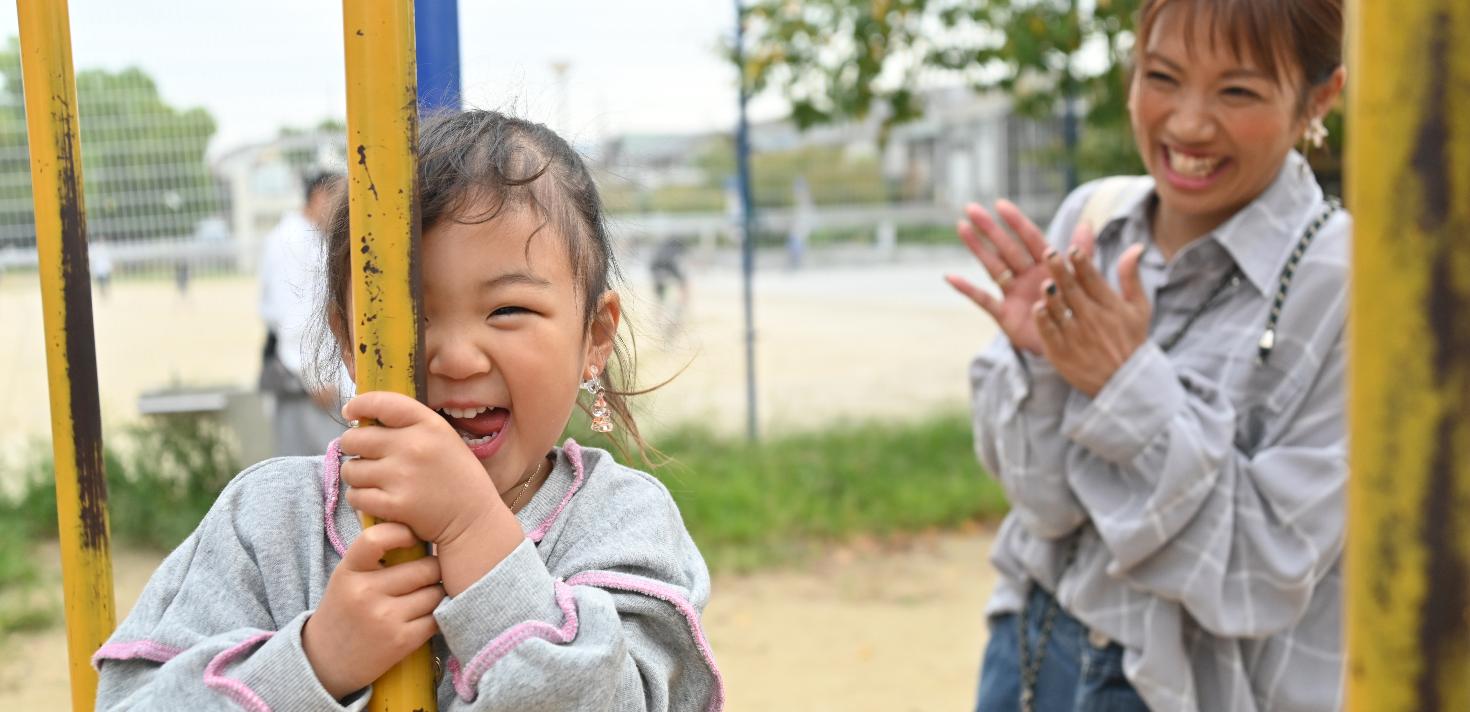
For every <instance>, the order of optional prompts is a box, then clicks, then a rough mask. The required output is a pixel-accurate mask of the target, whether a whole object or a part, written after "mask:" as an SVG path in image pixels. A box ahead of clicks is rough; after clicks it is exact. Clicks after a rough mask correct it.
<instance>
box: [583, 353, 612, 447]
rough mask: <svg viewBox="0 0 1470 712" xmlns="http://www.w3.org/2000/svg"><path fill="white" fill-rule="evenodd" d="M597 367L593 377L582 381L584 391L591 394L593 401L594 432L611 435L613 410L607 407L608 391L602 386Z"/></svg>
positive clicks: (594, 368)
mask: <svg viewBox="0 0 1470 712" xmlns="http://www.w3.org/2000/svg"><path fill="white" fill-rule="evenodd" d="M597 371H598V369H597V367H596V366H593V367H592V369H591V372H592V377H591V378H588V379H587V380H585V381H582V390H584V391H587V392H588V393H591V394H592V396H593V401H592V430H593V432H598V433H610V432H612V431H613V422H612V410H611V409H609V408H608V407H607V396H606V391H607V389H606V388H604V387H603V386H602V381H600V380H598V379H597Z"/></svg>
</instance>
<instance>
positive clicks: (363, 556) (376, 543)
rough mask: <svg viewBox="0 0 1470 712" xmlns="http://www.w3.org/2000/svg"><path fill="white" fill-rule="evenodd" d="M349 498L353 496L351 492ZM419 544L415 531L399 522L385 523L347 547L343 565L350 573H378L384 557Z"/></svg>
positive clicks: (374, 526)
mask: <svg viewBox="0 0 1470 712" xmlns="http://www.w3.org/2000/svg"><path fill="white" fill-rule="evenodd" d="M347 494H348V496H349V497H350V496H351V495H352V491H349V492H348V493H347ZM416 543H418V539H416V538H414V535H413V530H412V529H409V528H408V527H406V526H404V525H402V524H399V523H397V522H383V523H381V524H374V525H373V526H370V527H368V528H367V529H364V530H362V533H361V534H359V535H357V539H356V540H354V541H353V542H352V546H349V547H347V555H346V556H343V557H342V565H343V566H345V567H347V569H348V570H349V571H377V570H378V569H381V568H383V564H382V559H383V555H384V554H387V553H388V552H390V551H392V550H394V549H406V548H408V547H410V546H413V545H414V544H416Z"/></svg>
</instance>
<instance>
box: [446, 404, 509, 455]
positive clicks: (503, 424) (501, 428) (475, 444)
mask: <svg viewBox="0 0 1470 712" xmlns="http://www.w3.org/2000/svg"><path fill="white" fill-rule="evenodd" d="M439 414H440V415H442V416H443V417H444V419H445V420H447V421H449V424H450V425H452V426H454V431H455V432H457V433H459V438H460V439H461V440H463V441H464V444H465V445H466V446H467V447H469V449H470V452H472V453H474V455H475V457H476V458H478V459H481V460H484V459H486V458H488V457H490V456H491V455H494V454H495V451H497V450H499V449H500V443H501V442H502V441H503V440H504V437H503V436H504V435H505V431H506V430H507V429H508V428H509V427H510V411H509V410H507V409H505V408H497V407H495V406H475V407H469V408H456V407H449V406H446V407H444V408H440V409H439Z"/></svg>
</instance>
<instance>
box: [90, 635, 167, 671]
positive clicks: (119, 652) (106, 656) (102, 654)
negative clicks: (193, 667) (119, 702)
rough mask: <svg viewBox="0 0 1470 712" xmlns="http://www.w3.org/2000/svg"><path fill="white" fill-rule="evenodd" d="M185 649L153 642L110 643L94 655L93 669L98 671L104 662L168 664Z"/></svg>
mask: <svg viewBox="0 0 1470 712" xmlns="http://www.w3.org/2000/svg"><path fill="white" fill-rule="evenodd" d="M182 652H184V649H183V648H175V647H174V646H172V645H164V644H163V643H155V642H154V641H151V640H135V641H133V642H131V643H108V644H107V645H104V646H102V647H100V648H98V649H97V652H96V653H93V654H92V668H93V669H96V668H97V666H98V665H100V664H101V663H102V661H103V660H138V659H143V660H152V661H153V662H155V663H166V662H168V661H170V660H173V659H174V657H175V656H177V655H178V654H179V653H182Z"/></svg>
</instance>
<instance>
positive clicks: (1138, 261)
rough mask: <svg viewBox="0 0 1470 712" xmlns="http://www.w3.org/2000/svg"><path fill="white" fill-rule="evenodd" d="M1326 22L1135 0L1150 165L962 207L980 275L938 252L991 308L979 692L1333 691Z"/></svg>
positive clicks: (985, 363) (964, 232)
mask: <svg viewBox="0 0 1470 712" xmlns="http://www.w3.org/2000/svg"><path fill="white" fill-rule="evenodd" d="M1341 46H1342V5H1341V2H1340V0H1294V1H1293V2H1283V1H1281V0H1145V2H1143V3H1142V8H1141V9H1140V16H1139V23H1138V36H1137V43H1136V45H1135V58H1134V59H1135V63H1136V64H1135V67H1134V68H1133V78H1132V83H1131V87H1130V91H1129V102H1128V104H1129V109H1130V113H1131V117H1132V123H1133V135H1134V138H1135V141H1136V143H1137V146H1138V150H1139V152H1140V154H1141V156H1142V158H1143V161H1144V164H1145V165H1146V166H1147V168H1148V172H1149V176H1148V177H1147V178H1141V179H1123V180H1122V182H1121V183H1119V182H1118V181H1117V180H1116V179H1110V180H1108V181H1102V182H1099V183H1093V184H1089V185H1086V186H1083V187H1081V188H1080V189H1078V190H1077V191H1076V192H1075V193H1074V194H1073V195H1072V196H1070V197H1069V198H1068V199H1067V200H1066V201H1065V202H1064V203H1063V205H1062V207H1061V209H1060V210H1059V211H1058V213H1057V215H1056V217H1055V218H1054V220H1053V221H1052V225H1051V230H1050V234H1049V235H1047V236H1043V235H1042V234H1041V232H1040V231H1039V230H1037V229H1036V227H1035V226H1034V225H1032V224H1031V223H1030V222H1029V221H1027V220H1026V219H1025V218H1024V217H1022V216H1021V215H1020V213H1019V212H1018V211H1017V210H1015V207H1014V206H1012V205H1009V204H1002V205H1001V206H999V212H1000V214H1001V217H1002V218H1003V219H1004V221H1005V222H1006V223H1008V224H1009V225H1010V227H1011V229H1012V230H1014V231H1015V233H1016V237H1013V236H1011V235H1010V234H1008V233H1007V232H1006V231H1005V230H1004V229H1002V228H1001V227H1000V226H999V224H998V223H997V222H996V221H995V220H992V219H991V217H990V215H989V214H987V213H986V212H985V211H983V210H981V209H980V208H979V207H978V206H975V207H972V208H971V209H970V211H969V212H970V220H968V221H965V222H964V223H962V225H961V228H960V232H961V237H962V238H964V239H965V241H966V242H967V243H969V244H970V245H971V247H972V249H973V250H974V251H975V254H976V256H977V257H979V258H980V259H981V261H982V262H984V263H985V266H986V269H987V271H989V273H990V274H991V276H992V277H993V278H994V280H995V282H996V284H997V285H998V286H999V287H1000V288H1001V291H1002V296H1001V297H1000V298H996V297H993V296H990V295H988V294H986V293H984V292H981V291H979V290H977V289H975V288H974V286H973V285H970V284H968V283H966V282H964V281H963V280H960V279H958V278H951V281H952V283H953V284H954V285H955V286H956V287H957V288H959V289H960V290H961V291H964V292H965V293H967V294H969V295H970V296H971V297H972V298H973V299H974V300H975V301H976V303H977V304H978V305H979V306H981V307H982V308H984V309H985V310H986V311H987V312H989V313H990V314H991V315H992V316H994V317H995V319H996V321H997V322H998V323H999V324H1000V326H1001V329H1002V331H1003V332H1004V333H1003V336H1002V337H1001V338H1000V339H999V340H998V343H996V344H995V345H994V347H993V348H991V349H990V350H989V351H987V352H986V353H984V354H982V355H981V356H980V357H979V358H978V359H976V361H975V363H974V366H973V369H972V372H971V373H972V383H973V387H974V394H975V396H974V418H975V447H976V451H977V452H978V453H979V454H980V457H981V459H982V460H983V461H984V462H985V464H986V466H987V467H988V468H989V469H990V471H991V472H993V473H995V474H996V476H997V477H998V478H999V479H1000V480H1001V482H1002V483H1003V485H1004V486H1005V488H1006V491H1007V493H1008V495H1009V497H1010V500H1011V503H1012V511H1011V514H1010V515H1009V516H1008V517H1007V518H1006V520H1005V523H1004V524H1003V525H1002V527H1001V529H1000V532H999V533H998V535H997V538H996V542H995V545H994V549H993V552H992V560H993V562H994V563H995V565H996V567H997V568H998V569H999V570H1000V573H1001V576H1000V583H999V585H998V587H997V590H996V592H995V594H994V596H993V597H992V599H991V602H990V608H989V613H990V614H991V616H992V617H991V620H990V636H991V637H990V643H989V645H988V647H987V649H986V652H985V661H984V665H983V668H982V671H981V681H980V694H979V709H980V710H982V712H1006V711H1007V710H1018V709H1019V710H1027V711H1029V710H1037V711H1060V710H1102V709H1107V710H1144V709H1150V708H1151V709H1155V710H1221V711H1224V710H1232V711H1237V712H1247V711H1253V710H1272V711H1276V710H1294V711H1301V710H1321V711H1323V712H1326V711H1327V710H1336V709H1338V708H1339V707H1340V706H1341V677H1342V669H1343V654H1342V642H1341V633H1340V621H1339V616H1340V611H1341V604H1342V600H1341V596H1342V594H1341V581H1340V566H1341V554H1342V547H1343V532H1344V522H1345V512H1344V502H1343V493H1344V486H1345V483H1346V480H1347V460H1346V455H1347V452H1346V437H1347V434H1346V428H1345V424H1344V422H1343V411H1344V384H1343V369H1344V348H1345V342H1344V339H1343V332H1344V321H1345V318H1344V315H1345V312H1346V307H1347V289H1346V281H1347V269H1348V263H1349V259H1348V254H1349V247H1348V240H1349V231H1350V226H1349V220H1348V218H1347V216H1346V214H1345V213H1344V212H1343V211H1342V210H1340V209H1338V207H1337V205H1336V203H1335V202H1334V201H1331V200H1329V199H1327V198H1326V197H1325V196H1323V194H1322V191H1321V190H1320V189H1319V188H1318V186H1317V183H1316V180H1315V179H1314V178H1313V176H1312V173H1311V170H1310V169H1309V168H1308V167H1307V164H1306V162H1305V160H1304V159H1303V158H1302V157H1301V156H1300V155H1299V154H1297V153H1296V152H1295V151H1293V150H1292V146H1293V145H1294V144H1296V143H1297V142H1298V141H1301V140H1302V139H1303V137H1304V136H1305V137H1307V138H1308V139H1311V138H1313V137H1315V138H1316V140H1317V141H1318V142H1320V139H1321V136H1322V134H1323V133H1325V131H1324V130H1323V129H1322V124H1321V117H1322V116H1323V115H1324V114H1325V113H1326V112H1327V111H1328V110H1329V109H1330V107H1331V105H1332V102H1333V101H1334V99H1335V98H1336V97H1337V95H1338V93H1339V92H1340V91H1341V89H1342V86H1343V82H1344V80H1345V74H1344V71H1343V68H1342V59H1341ZM1094 215H1095V216H1098V217H1099V218H1100V219H1099V220H1097V224H1100V225H1102V226H1103V227H1102V228H1101V230H1100V231H1099V232H1098V233H1097V235H1096V238H1095V241H1094V238H1093V237H1092V234H1091V232H1090V230H1089V227H1088V225H1087V224H1088V223H1089V222H1092V219H1091V218H1092V216H1094ZM1079 225H1081V226H1082V227H1081V229H1080V230H1079V231H1076V232H1075V233H1074V229H1075V228H1077V226H1079ZM1074 234H1075V237H1071V236H1073V235H1074ZM1017 237H1019V239H1017ZM1069 246H1070V248H1071V249H1069ZM1115 285H1116V286H1115Z"/></svg>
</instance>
